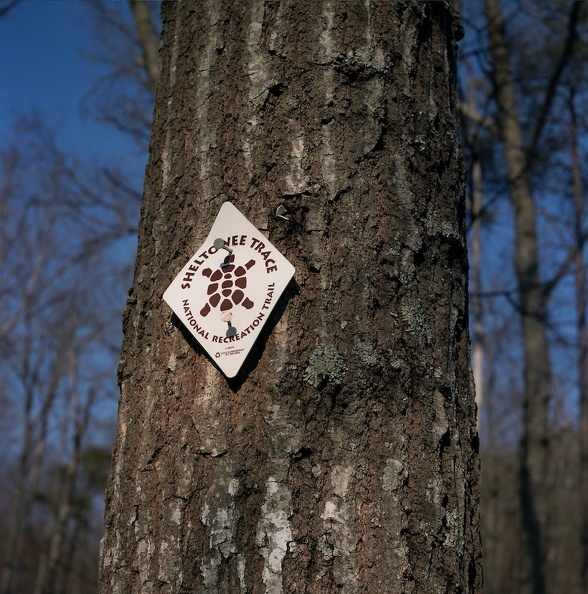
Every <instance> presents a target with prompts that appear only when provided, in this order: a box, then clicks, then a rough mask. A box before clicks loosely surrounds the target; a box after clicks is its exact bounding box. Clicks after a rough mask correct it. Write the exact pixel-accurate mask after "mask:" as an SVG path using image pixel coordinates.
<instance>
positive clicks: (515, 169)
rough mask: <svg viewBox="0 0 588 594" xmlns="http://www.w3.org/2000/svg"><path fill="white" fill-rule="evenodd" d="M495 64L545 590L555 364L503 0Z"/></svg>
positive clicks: (530, 499)
mask: <svg viewBox="0 0 588 594" xmlns="http://www.w3.org/2000/svg"><path fill="white" fill-rule="evenodd" d="M484 4H485V8H486V18H487V21H488V32H489V37H490V53H491V56H492V65H493V69H494V84H495V88H496V101H497V103H498V110H499V127H500V134H501V137H502V142H503V147H504V154H505V159H506V167H507V170H508V184H509V191H510V196H511V200H512V204H513V208H514V218H515V234H516V242H515V243H516V245H515V268H516V274H517V282H518V290H519V293H520V302H519V305H520V311H521V319H522V328H523V342H524V361H525V371H524V413H523V415H524V418H523V425H524V428H523V438H522V444H521V508H522V516H523V528H524V532H525V540H526V549H527V558H528V560H529V562H528V564H527V565H528V569H527V567H525V568H524V575H523V579H522V592H527V591H531V592H534V594H543V592H544V591H545V569H544V568H545V542H544V540H545V525H546V522H547V497H546V488H545V473H546V465H547V451H548V443H547V414H548V408H549V398H550V393H551V368H550V361H549V352H548V345H547V334H546V321H547V306H546V297H545V293H544V290H543V287H542V285H541V282H540V276H539V257H538V245H537V223H536V214H535V202H534V199H533V193H532V188H531V178H530V173H529V162H528V154H527V151H526V150H525V146H524V142H523V135H522V131H521V126H520V122H519V119H518V115H517V109H516V103H517V102H516V96H515V90H514V85H513V81H512V76H511V72H510V65H509V62H508V59H509V56H508V48H507V45H506V40H505V37H504V19H503V16H502V11H501V7H500V0H485V1H484Z"/></svg>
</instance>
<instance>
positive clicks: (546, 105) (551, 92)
mask: <svg viewBox="0 0 588 594" xmlns="http://www.w3.org/2000/svg"><path fill="white" fill-rule="evenodd" d="M581 7H582V2H581V1H579V0H576V1H575V2H574V3H573V5H572V9H571V11H570V18H569V21H568V34H567V37H566V42H565V46H564V49H563V52H562V54H561V56H560V58H559V62H558V63H557V66H556V68H555V70H554V71H553V73H552V75H551V79H550V80H549V84H548V85H547V91H546V93H545V101H544V102H543V105H542V107H541V111H540V112H539V117H538V118H537V122H536V124H535V129H534V130H533V136H532V138H531V143H530V144H529V151H528V154H529V156H530V158H531V159H532V158H533V155H534V154H535V151H536V149H537V144H538V142H539V138H540V136H541V133H542V132H543V128H544V127H545V123H546V121H547V116H548V115H549V111H550V110H551V107H552V105H553V100H554V98H555V92H556V90H557V86H558V84H559V81H560V79H561V76H562V74H563V71H564V68H565V66H566V65H567V63H568V61H569V59H570V56H571V55H572V53H573V51H574V44H575V42H576V39H577V38H578V33H577V27H578V20H579V14H580V9H581Z"/></svg>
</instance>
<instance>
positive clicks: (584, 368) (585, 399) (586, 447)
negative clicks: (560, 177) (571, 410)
mask: <svg viewBox="0 0 588 594" xmlns="http://www.w3.org/2000/svg"><path fill="white" fill-rule="evenodd" d="M574 95H575V93H574V92H573V91H572V94H571V96H570V98H569V102H568V106H569V110H570V160H571V163H572V194H573V199H574V214H575V217H574V222H575V225H574V238H575V248H576V254H575V262H574V263H575V273H574V284H575V293H576V319H577V322H576V324H577V332H578V356H577V365H578V395H579V407H578V408H579V410H580V489H579V502H580V505H579V508H580V524H581V528H580V533H581V549H582V550H581V559H582V561H581V569H580V571H581V575H580V583H581V584H582V590H583V591H584V592H586V591H588V503H587V502H586V494H587V493H588V327H587V325H586V299H587V298H586V261H585V258H584V242H585V237H584V233H585V232H584V219H585V215H584V190H583V184H582V162H581V158H580V154H579V152H580V151H579V150H578V124H577V116H576V110H575V106H574V99H575V97H574Z"/></svg>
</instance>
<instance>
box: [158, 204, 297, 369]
mask: <svg viewBox="0 0 588 594" xmlns="http://www.w3.org/2000/svg"><path fill="white" fill-rule="evenodd" d="M293 275H294V266H292V264H290V262H288V260H286V258H285V257H284V256H283V255H282V254H280V252H279V251H278V250H277V248H276V247H275V246H273V245H272V244H271V243H270V241H269V240H268V239H266V238H265V236H264V235H262V234H261V232H260V231H259V230H258V229H257V227H255V226H254V225H253V224H251V223H250V222H249V221H248V220H247V219H246V218H245V217H244V216H243V214H241V213H240V212H239V210H237V208H235V206H233V204H231V203H230V202H225V203H224V204H223V205H222V206H221V209H220V211H219V213H218V215H217V217H216V219H215V221H214V223H213V225H212V228H211V229H210V233H209V234H208V237H207V238H206V240H205V241H204V243H203V245H202V246H201V247H200V249H199V250H198V251H197V252H196V254H194V256H193V257H192V258H191V259H190V261H189V262H188V263H187V264H186V265H185V266H184V268H182V270H181V271H180V273H179V274H178V275H177V276H176V278H175V279H174V280H173V281H172V283H171V285H170V286H169V287H168V288H167V290H166V291H165V293H164V295H163V298H164V300H165V301H166V302H167V304H168V305H169V306H170V307H171V308H172V310H173V311H174V313H175V314H176V315H177V316H178V318H179V319H180V320H181V321H182V322H183V324H184V325H185V326H186V328H188V330H189V331H190V332H191V333H192V334H193V335H194V337H195V338H196V340H198V342H199V343H200V344H201V345H202V347H203V348H204V349H205V350H206V352H207V353H208V354H209V355H210V356H211V358H212V359H213V360H214V361H215V363H216V364H217V365H218V366H219V368H220V369H221V370H222V372H223V373H224V374H225V375H226V376H227V377H234V376H235V375H237V373H238V371H239V369H240V368H241V365H242V364H243V362H244V361H245V359H246V357H247V355H248V354H249V351H250V350H251V348H252V347H253V344H254V343H255V340H256V339H257V337H258V336H259V333H260V332H261V329H262V328H263V326H264V324H265V323H266V322H267V320H268V318H269V315H270V313H271V311H272V309H273V308H274V306H275V305H276V303H277V302H278V299H279V298H280V295H281V294H282V293H283V292H284V289H285V288H286V286H287V285H288V283H289V282H290V279H291V278H292V276H293Z"/></svg>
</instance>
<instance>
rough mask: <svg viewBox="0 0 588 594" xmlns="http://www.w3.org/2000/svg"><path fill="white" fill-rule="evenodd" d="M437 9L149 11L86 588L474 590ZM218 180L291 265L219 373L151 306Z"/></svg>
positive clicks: (456, 181)
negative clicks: (135, 226) (127, 263)
mask: <svg viewBox="0 0 588 594" xmlns="http://www.w3.org/2000/svg"><path fill="white" fill-rule="evenodd" d="M448 4H449V3H446V2H417V1H396V2H390V1H389V0H386V1H380V2H376V1H373V0H365V1H363V0H362V1H359V0H353V1H348V2H335V1H333V0H309V1H306V2H300V1H299V0H283V1H275V2H266V1H263V0H239V2H236V1H235V2H227V3H221V2H218V1H217V0H200V1H199V2H193V1H178V2H171V3H168V4H166V5H165V6H164V37H163V42H162V50H161V52H162V78H161V84H160V87H159V91H158V98H157V104H156V110H155V123H154V130H153V136H152V141H151V158H150V163H149V166H148V168H147V179H146V184H145V198H144V205H143V211H142V219H141V231H140V239H139V252H138V261H137V266H136V275H135V281H134V285H133V288H132V291H131V294H130V297H129V301H128V305H127V309H126V314H125V318H124V328H125V341H124V345H123V353H122V359H121V364H120V370H119V380H120V385H121V400H120V409H119V421H118V434H117V439H116V446H115V452H114V464H113V472H112V476H111V480H110V484H109V487H108V493H107V510H106V534H105V537H104V539H103V543H102V547H103V548H102V556H101V578H100V592H102V593H104V594H105V593H107V592H108V593H117V592H119V593H124V594H129V593H133V592H142V593H148V592H173V593H176V592H178V593H180V592H186V593H187V592H198V593H213V592H214V593H239V594H244V593H262V592H268V593H270V592H271V593H272V594H276V593H281V592H285V593H286V592H291V593H297V594H300V593H303V592H308V593H311V592H316V593H319V592H320V593H328V592H349V593H356V592H366V593H367V592H370V593H374V592H378V593H380V592H394V593H400V592H430V593H434V594H439V593H441V592H455V593H457V592H472V593H474V592H480V590H481V588H480V581H481V569H480V543H479V534H478V508H477V504H478V457H477V439H478V438H477V433H476V425H475V404H474V395H473V387H472V380H471V371H470V367H469V345H468V333H467V311H466V309H467V308H466V289H467V282H466V280H467V279H466V276H467V274H466V269H467V259H466V248H465V239H464V192H463V189H464V188H463V167H462V163H461V155H460V149H459V142H458V131H457V122H456V113H455V94H454V86H455V72H454V66H455V55H454V52H455V35H456V31H457V30H458V24H457V22H456V20H455V15H454V14H453V13H452V11H451V9H450V8H449V6H448ZM225 200H231V201H233V202H234V203H235V205H236V206H237V207H238V208H239V209H240V210H241V211H242V212H243V213H244V214H245V215H246V216H247V217H248V218H249V219H250V220H251V221H252V222H253V223H254V224H255V225H256V226H258V227H259V228H260V229H264V230H267V233H268V234H269V237H270V239H271V241H272V243H274V245H276V246H277V247H278V249H280V251H281V252H282V253H283V254H285V255H286V256H287V257H288V259H289V260H290V261H291V262H292V263H293V264H294V265H295V267H296V275H295V280H296V282H295V283H293V284H292V286H291V288H290V289H289V290H288V291H287V294H285V296H284V297H283V299H282V301H281V303H280V304H279V306H278V308H277V310H278V311H277V313H275V315H274V317H273V320H272V322H271V324H269V326H270V328H268V329H267V332H265V334H264V336H262V338H261V339H260V340H259V341H258V343H257V345H256V347H255V348H254V351H253V352H252V353H251V355H250V357H249V359H248V361H247V362H246V363H245V368H244V370H243V371H242V372H241V373H240V374H239V376H237V378H235V379H234V380H231V381H227V380H226V379H225V378H224V377H223V376H222V375H221V374H220V373H219V371H218V370H217V369H216V368H215V366H214V365H213V364H212V363H211V361H210V360H209V359H208V357H207V356H206V355H204V354H203V352H202V350H201V349H200V348H199V346H198V345H197V344H195V343H194V342H193V341H192V340H190V339H189V338H188V334H187V332H186V331H185V330H184V329H183V328H181V327H178V325H177V324H176V322H175V320H174V316H172V314H171V312H170V310H169V308H168V306H167V305H166V304H165V303H164V302H163V301H162V293H163V291H164V289H165V288H166V287H167V286H168V284H169V283H170V281H171V280H172V278H173V277H174V276H175V275H176V274H177V272H178V271H179V270H180V269H181V268H182V266H183V265H184V264H185V263H186V261H187V259H188V258H190V257H191V256H192V255H193V253H194V251H195V250H196V249H197V248H198V247H199V246H200V245H201V243H202V242H203V240H204V238H205V237H206V235H207V232H208V229H209V227H210V225H211V224H212V222H213V220H214V217H215V216H216V214H217V212H218V209H219V207H220V205H221V204H222V202H223V201H225ZM280 204H284V205H285V207H286V208H287V210H288V213H289V217H290V221H285V220H283V219H280V218H276V217H274V216H273V213H274V212H275V210H276V207H277V206H278V205H280Z"/></svg>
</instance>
